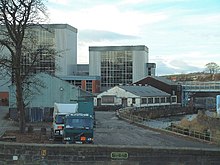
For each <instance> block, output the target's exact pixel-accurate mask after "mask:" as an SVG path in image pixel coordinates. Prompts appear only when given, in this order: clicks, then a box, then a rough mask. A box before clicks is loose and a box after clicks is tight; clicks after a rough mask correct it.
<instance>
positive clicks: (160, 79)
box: [152, 76, 178, 85]
mask: <svg viewBox="0 0 220 165" xmlns="http://www.w3.org/2000/svg"><path fill="white" fill-rule="evenodd" d="M152 78H154V79H156V80H158V81H161V82H163V83H165V84H168V85H178V83H176V82H174V81H172V80H169V79H167V78H165V77H159V76H153V77H152Z"/></svg>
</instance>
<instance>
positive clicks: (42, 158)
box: [0, 142, 220, 165]
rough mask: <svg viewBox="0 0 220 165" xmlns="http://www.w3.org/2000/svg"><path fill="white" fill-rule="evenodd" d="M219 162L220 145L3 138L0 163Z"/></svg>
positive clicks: (167, 164)
mask: <svg viewBox="0 0 220 165" xmlns="http://www.w3.org/2000/svg"><path fill="white" fill-rule="evenodd" d="M219 162H220V150H219V149H206V150H204V149H195V148H159V147H128V146H103V145H77V144H68V145H65V144H47V145H46V144H19V143H8V142H0V164H44V165H47V164H48V165H50V164H51V165H58V164H84V165H146V164H153V165H154V164H155V165H156V164H157V165H158V164H163V165H171V164H172V165H175V164H178V165H179V164H181V165H184V164H186V165H187V164H193V165H196V164H199V165H200V164H206V165H209V164H211V165H215V164H216V165H217V164H219Z"/></svg>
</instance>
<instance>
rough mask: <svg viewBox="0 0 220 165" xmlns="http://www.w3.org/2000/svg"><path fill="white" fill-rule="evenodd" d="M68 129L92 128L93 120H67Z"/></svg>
mask: <svg viewBox="0 0 220 165" xmlns="http://www.w3.org/2000/svg"><path fill="white" fill-rule="evenodd" d="M66 128H84V129H90V128H92V119H90V118H86V119H83V118H67V119H66Z"/></svg>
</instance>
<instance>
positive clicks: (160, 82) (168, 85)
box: [133, 76, 182, 104]
mask: <svg viewBox="0 0 220 165" xmlns="http://www.w3.org/2000/svg"><path fill="white" fill-rule="evenodd" d="M133 84H135V85H142V86H146V85H151V86H153V87H154V88H157V89H159V90H162V91H164V92H166V93H169V94H170V95H171V96H176V97H177V103H179V104H181V103H182V86H181V84H179V83H177V82H174V81H172V80H169V79H167V78H165V77H159V76H147V77H145V78H143V79H141V80H139V81H136V82H134V83H133Z"/></svg>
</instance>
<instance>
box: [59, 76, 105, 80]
mask: <svg viewBox="0 0 220 165" xmlns="http://www.w3.org/2000/svg"><path fill="white" fill-rule="evenodd" d="M57 77H59V78H60V79H62V80H100V79H101V78H100V76H57Z"/></svg>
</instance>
